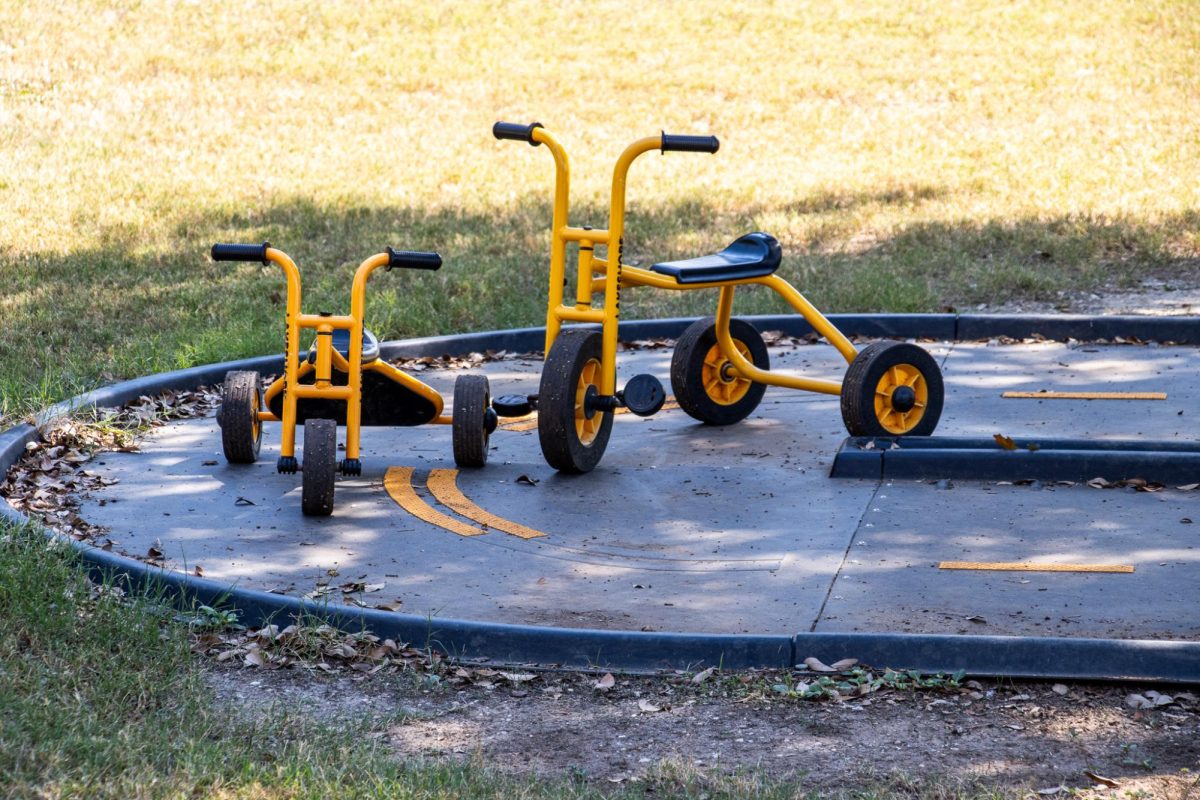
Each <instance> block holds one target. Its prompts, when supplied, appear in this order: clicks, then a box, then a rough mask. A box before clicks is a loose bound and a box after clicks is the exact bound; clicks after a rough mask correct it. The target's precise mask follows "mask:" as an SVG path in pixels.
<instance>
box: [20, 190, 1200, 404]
mask: <svg viewBox="0 0 1200 800" xmlns="http://www.w3.org/2000/svg"><path fill="white" fill-rule="evenodd" d="M942 195H943V191H942V190H941V189H940V188H938V187H935V186H926V185H920V186H908V187H901V188H898V189H887V190H882V191H879V192H867V193H859V194H854V193H820V194H818V195H814V196H812V197H807V198H802V199H800V200H798V201H796V202H794V203H790V204H786V205H783V206H773V205H757V204H752V205H750V206H747V207H742V208H739V209H738V210H737V211H736V212H730V211H728V210H722V209H721V208H720V207H719V206H717V205H716V204H715V203H712V202H710V201H708V200H706V199H704V198H698V197H692V198H684V199H679V200H676V201H673V202H670V203H665V204H660V205H642V204H636V203H635V204H634V205H633V206H631V209H630V216H629V221H628V230H627V233H626V242H627V245H626V257H627V260H628V261H629V262H630V263H635V264H640V265H648V264H651V263H654V262H655V261H657V260H665V259H671V258H681V257H688V256H692V255H699V254H702V253H705V252H711V251H713V250H716V249H719V248H720V247H722V246H724V245H725V244H726V243H728V242H729V241H731V240H732V239H733V238H735V237H736V236H738V235H740V234H742V233H744V232H746V231H749V230H754V229H756V228H772V229H774V230H773V231H772V232H775V233H777V234H778V235H779V237H780V239H781V241H782V242H783V244H784V251H785V258H784V263H783V266H782V268H781V270H780V274H781V275H783V276H784V277H786V278H787V279H789V280H790V281H792V282H793V283H794V284H795V285H796V286H797V287H798V288H799V289H800V290H801V291H802V292H804V293H805V294H806V295H807V296H808V297H809V298H810V299H811V300H813V302H814V303H816V304H817V306H818V307H819V308H821V309H822V310H824V311H826V312H852V311H859V312H871V311H892V312H921V311H929V312H934V311H942V310H945V309H947V308H957V307H960V306H961V307H966V306H970V305H973V304H976V303H981V302H989V303H990V302H998V301H1004V300H1011V299H1033V298H1036V299H1052V298H1053V297H1054V296H1055V295H1056V293H1057V292H1059V291H1063V290H1068V289H1076V290H1083V289H1091V288H1094V287H1097V286H1100V285H1105V284H1113V285H1118V286H1136V285H1137V284H1138V282H1139V281H1140V280H1141V279H1142V278H1143V277H1147V276H1155V277H1167V278H1172V277H1183V279H1184V280H1187V279H1189V278H1190V274H1189V273H1190V269H1189V268H1190V267H1194V266H1195V265H1196V263H1197V258H1196V256H1197V253H1196V246H1195V239H1194V238H1191V239H1189V238H1188V236H1189V233H1188V232H1189V231H1193V230H1195V229H1196V228H1197V227H1200V212H1197V211H1195V210H1192V211H1188V212H1185V213H1182V214H1178V215H1175V216H1172V217H1168V218H1163V219H1159V220H1156V221H1153V222H1145V221H1139V220H1135V219H1078V218H1068V217H1058V218H1046V219H1016V220H1003V221H985V222H975V221H964V222H962V223H953V224H949V223H943V222H924V223H915V224H912V225H908V226H904V227H903V228H901V229H899V230H898V231H895V232H892V233H890V234H888V235H885V236H883V237H881V238H877V239H874V238H870V237H863V236H861V235H859V234H860V231H859V230H858V227H857V226H858V225H860V224H861V223H859V222H857V221H856V220H855V219H854V218H853V217H852V216H851V215H849V214H845V215H844V216H840V217H835V218H834V219H832V220H831V219H829V218H828V216H829V212H831V211H841V212H845V211H846V210H848V209H849V210H853V209H856V208H861V207H863V206H867V205H873V206H878V205H880V204H884V205H894V206H912V207H914V208H919V206H920V204H921V203H923V202H926V201H931V200H937V199H938V198H939V197H941V196H942ZM162 216H163V218H165V220H166V224H165V225H160V226H158V227H157V228H156V230H157V231H158V233H150V232H146V231H142V230H139V229H137V228H133V227H130V226H128V225H123V226H116V227H97V224H96V223H94V222H93V223H89V222H87V221H86V220H81V221H80V226H81V227H80V231H81V232H80V234H79V236H80V238H83V239H85V240H87V239H89V238H90V239H91V240H92V241H94V242H98V244H95V245H93V246H85V247H80V248H78V249H75V250H73V251H69V252H67V253H66V254H62V253H59V252H50V251H46V252H35V253H17V252H14V251H12V250H4V249H2V248H0V281H2V282H3V285H4V287H5V288H4V292H3V294H2V295H0V310H2V311H3V314H2V316H0V363H3V364H4V365H5V369H4V372H3V376H2V377H0V414H4V415H12V414H14V413H20V412H24V411H27V410H29V409H30V408H32V407H36V406H40V405H44V404H45V403H46V402H49V401H53V400H57V399H61V398H62V397H64V396H68V395H69V394H71V393H74V392H76V391H79V390H80V389H81V388H86V387H89V386H92V385H95V384H96V383H99V382H104V381H109V380H116V379H123V378H128V377H132V376H135V375H139V374H146V373H149V372H155V371H161V370H165V369H174V368H181V367H187V366H192V365H195V364H200V363H208V362H213V361H220V360H225V359H231V358H238V357H244V356H250V355H257V354H262V353H268V352H276V351H278V350H280V349H281V340H282V316H283V310H284V307H283V300H284V282H283V279H282V276H281V275H280V274H278V271H277V270H276V269H275V268H273V267H272V268H264V267H262V266H260V265H257V264H227V263H222V264H215V263H212V262H211V261H209V259H208V256H207V253H208V249H209V246H210V245H211V244H212V243H213V242H214V241H250V242H260V241H263V240H264V239H266V240H270V241H271V242H273V243H274V244H275V245H276V246H278V247H280V248H282V249H284V250H286V251H287V252H288V253H289V254H291V255H292V256H293V258H295V259H296V261H297V262H298V264H299V265H300V268H301V275H302V278H303V282H304V292H305V296H304V307H305V309H306V310H329V311H334V312H341V311H344V310H346V309H347V308H348V305H349V297H348V295H349V284H350V279H351V276H352V274H353V270H354V268H355V266H356V265H357V264H358V262H359V260H361V259H362V258H365V257H366V256H368V255H370V254H372V253H375V252H379V251H381V250H382V249H383V248H384V247H385V246H387V245H392V246H394V247H397V248H406V249H434V250H438V251H439V252H441V253H442V255H443V257H444V258H445V262H446V266H445V267H444V268H443V269H442V270H441V271H440V272H437V273H432V274H428V273H425V274H413V273H400V272H392V273H390V274H379V275H377V276H376V277H375V278H374V279H373V280H372V282H371V285H370V286H369V288H368V302H367V315H368V324H369V325H370V326H371V327H372V329H374V330H375V331H376V332H377V333H378V334H379V335H380V336H381V337H383V338H388V339H391V338H400V337H409V336H421V335H435V334H444V333H452V332H461V331H476V330H488V329H494V328H507V327H513V326H523V325H537V324H540V323H541V322H542V321H543V319H544V313H545V310H544V308H545V306H544V304H545V299H544V298H545V293H546V274H547V261H548V256H547V253H548V248H549V231H548V227H549V219H550V203H549V199H548V197H545V196H542V195H540V194H539V195H538V196H536V197H533V196H530V197H527V198H525V199H523V200H521V201H520V202H518V203H516V204H514V205H512V206H509V207H506V208H492V209H486V210H483V211H465V210H458V209H440V210H432V211H426V210H422V209H414V208H406V207H390V206H371V205H366V204H359V205H351V204H346V203H325V204H323V203H316V202H313V201H312V200H310V199H307V198H302V197H289V198H284V199H280V200H278V201H276V202H274V203H271V204H269V205H266V206H264V207H262V208H258V209H247V210H230V209H227V208H211V209H203V210H200V211H196V210H194V209H193V210H189V211H188V212H181V211H177V210H173V209H164V210H163V212H162ZM606 219H607V208H606V207H596V206H594V205H593V206H590V207H589V206H586V205H578V206H576V208H575V213H574V214H573V215H572V222H573V223H574V224H583V223H585V222H591V223H592V224H595V225H597V226H600V225H603V224H604V223H605V221H606ZM768 220H769V222H770V224H767V221H768ZM780 220H782V224H780V223H779V221H780ZM89 228H90V229H91V230H94V233H92V234H90V235H89V232H88V231H89ZM830 242H832V243H833V244H829V243H830ZM821 243H824V244H821ZM622 299H623V301H624V304H623V306H622V312H623V314H624V315H625V316H626V317H627V318H647V317H656V316H666V315H690V314H704V313H711V310H712V309H713V308H714V307H715V296H714V293H713V292H707V291H706V292H679V293H675V292H651V291H649V290H639V291H636V292H635V291H629V292H626V294H625V295H624V297H623V298H622ZM736 310H737V312H738V313H775V312H784V311H786V307H785V306H783V304H782V303H781V302H779V301H778V299H777V298H775V297H774V296H772V295H770V294H769V293H766V292H763V291H746V292H742V293H741V294H740V295H739V299H738V304H737V309H736Z"/></svg>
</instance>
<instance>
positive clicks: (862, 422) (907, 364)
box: [842, 342, 945, 436]
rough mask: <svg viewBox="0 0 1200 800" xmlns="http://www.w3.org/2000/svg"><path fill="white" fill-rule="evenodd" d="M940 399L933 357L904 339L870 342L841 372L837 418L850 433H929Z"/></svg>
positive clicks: (940, 385)
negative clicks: (839, 404) (839, 412)
mask: <svg viewBox="0 0 1200 800" xmlns="http://www.w3.org/2000/svg"><path fill="white" fill-rule="evenodd" d="M944 399H945V387H944V385H943V383H942V371H941V368H939V367H938V364H937V362H936V361H934V359H933V356H931V355H929V353H928V352H926V351H925V350H924V349H923V348H921V347H918V346H917V345H915V344H908V343H907V342H875V343H873V344H869V345H867V346H866V347H864V348H863V349H862V350H861V351H860V352H859V354H858V356H857V357H855V359H854V361H853V362H852V363H851V364H850V367H849V368H848V369H847V370H846V377H845V378H844V379H843V380H842V421H843V422H845V423H846V430H847V431H849V432H850V435H851V436H929V435H930V434H932V433H933V430H934V428H936V427H937V424H938V420H939V419H940V418H941V416H942V403H943V400H944Z"/></svg>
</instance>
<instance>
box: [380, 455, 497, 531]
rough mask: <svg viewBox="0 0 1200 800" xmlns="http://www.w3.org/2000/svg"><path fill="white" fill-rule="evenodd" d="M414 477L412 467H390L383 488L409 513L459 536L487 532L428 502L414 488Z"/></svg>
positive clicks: (384, 477) (384, 478)
mask: <svg viewBox="0 0 1200 800" xmlns="http://www.w3.org/2000/svg"><path fill="white" fill-rule="evenodd" d="M412 477H413V468H412V467H388V471H387V473H386V474H385V475H384V476H383V488H385V489H387V493H388V494H389V495H391V497H392V499H393V500H395V501H396V502H397V503H399V504H400V507H401V508H403V509H404V510H405V511H407V512H408V513H409V514H412V515H413V516H414V517H416V518H417V519H419V520H423V521H425V522H428V523H429V524H430V525H436V526H438V527H439V528H444V529H445V530H448V531H450V532H451V533H457V534H458V535H459V536H479V535H480V534H483V533H487V531H486V530H484V529H483V528H476V527H475V526H474V525H468V524H466V523H465V522H460V521H458V520H456V519H455V518H454V517H450V516H447V515H445V514H443V513H442V512H440V511H438V510H437V509H435V508H434V507H433V506H431V505H429V504H428V503H426V502H425V501H424V500H422V499H421V496H420V495H418V494H417V492H416V490H415V489H413V485H412Z"/></svg>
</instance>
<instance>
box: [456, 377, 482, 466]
mask: <svg viewBox="0 0 1200 800" xmlns="http://www.w3.org/2000/svg"><path fill="white" fill-rule="evenodd" d="M489 405H491V388H490V386H489V385H488V379H487V376H486V375H459V376H458V377H457V378H456V379H455V381H454V415H453V418H452V420H451V424H450V427H451V437H450V438H451V441H452V443H453V447H454V463H455V464H457V465H458V466H460V467H466V468H474V467H482V466H484V465H485V464H487V457H488V439H489V438H490V437H489V432H488V426H487V410H488V406H489Z"/></svg>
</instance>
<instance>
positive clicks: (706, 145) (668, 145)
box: [662, 133, 721, 153]
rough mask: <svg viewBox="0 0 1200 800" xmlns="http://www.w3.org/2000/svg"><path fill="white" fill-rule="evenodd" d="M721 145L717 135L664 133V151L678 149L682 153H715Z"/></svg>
mask: <svg viewBox="0 0 1200 800" xmlns="http://www.w3.org/2000/svg"><path fill="white" fill-rule="evenodd" d="M720 147H721V143H720V142H719V141H717V137H715V136H678V135H676V134H673V133H664V134H663V135H662V152H664V153H665V152H667V151H668V150H677V151H679V152H681V153H715V152H717V150H718V149H719V148H720Z"/></svg>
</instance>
